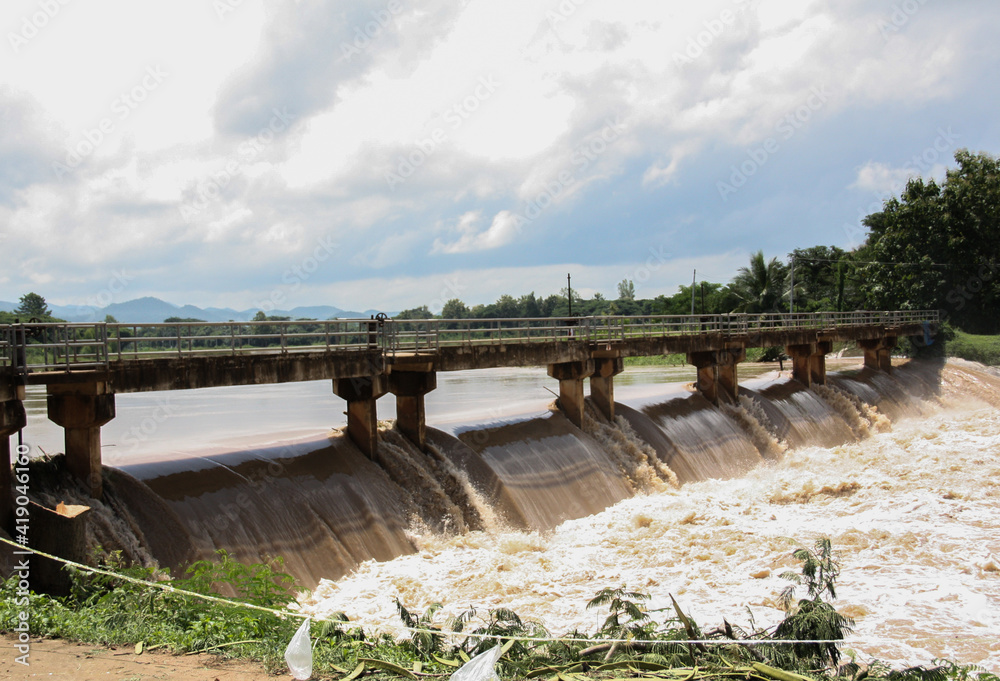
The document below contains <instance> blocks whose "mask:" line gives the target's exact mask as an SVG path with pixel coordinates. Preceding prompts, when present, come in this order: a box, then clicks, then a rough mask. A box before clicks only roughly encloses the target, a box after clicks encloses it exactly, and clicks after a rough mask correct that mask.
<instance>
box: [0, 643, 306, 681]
mask: <svg viewBox="0 0 1000 681" xmlns="http://www.w3.org/2000/svg"><path fill="white" fill-rule="evenodd" d="M18 655H20V653H19V652H17V650H16V649H15V648H14V639H13V638H12V637H11V636H10V634H4V635H3V636H2V637H0V679H57V680H63V679H72V681H97V680H98V679H100V680H101V681H140V680H144V679H184V680H185V681H263V680H264V679H267V680H268V681H274V680H275V679H291V678H292V677H291V675H290V674H288V672H287V671H286V672H285V673H284V674H278V675H269V674H268V673H267V672H266V671H264V668H263V667H261V666H259V665H254V664H250V663H248V662H242V661H235V660H226V659H224V658H222V657H219V656H217V655H211V654H208V653H202V654H199V655H172V654H170V653H165V652H161V651H158V650H154V651H152V652H144V653H143V654H141V655H136V654H135V651H134V649H133V648H131V647H120V648H118V649H114V648H105V647H101V646H95V645H90V644H87V643H74V642H72V641H64V640H57V639H37V638H33V639H32V640H31V653H30V657H29V658H28V661H29V662H30V666H27V667H26V666H24V665H22V664H19V663H18V662H17V661H15V659H14V658H15V657H17V656H18Z"/></svg>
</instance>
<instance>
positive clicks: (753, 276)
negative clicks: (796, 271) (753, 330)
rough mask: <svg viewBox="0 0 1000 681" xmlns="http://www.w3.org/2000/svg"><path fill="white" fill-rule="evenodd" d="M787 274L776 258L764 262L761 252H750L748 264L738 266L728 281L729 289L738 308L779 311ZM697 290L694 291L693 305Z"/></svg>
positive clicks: (784, 267) (786, 270) (742, 310)
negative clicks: (733, 275) (735, 272)
mask: <svg viewBox="0 0 1000 681" xmlns="http://www.w3.org/2000/svg"><path fill="white" fill-rule="evenodd" d="M787 274H788V267H786V266H785V265H784V264H783V263H781V262H780V261H779V260H778V259H777V258H771V259H770V260H769V261H765V260H764V252H763V251H757V252H756V253H754V254H753V255H751V256H750V265H749V266H747V267H741V268H740V269H739V272H738V273H737V274H736V276H735V277H733V280H732V282H730V284H729V288H730V290H731V291H732V292H733V293H734V294H735V296H736V298H737V299H738V300H739V303H738V305H737V311H739V312H780V311H781V301H782V298H783V297H784V294H785V290H784V287H785V277H786V275H787ZM697 293H698V292H697V291H696V292H695V294H696V295H695V300H696V306H697V298H698V295H697Z"/></svg>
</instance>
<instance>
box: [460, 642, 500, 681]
mask: <svg viewBox="0 0 1000 681" xmlns="http://www.w3.org/2000/svg"><path fill="white" fill-rule="evenodd" d="M502 653H503V650H502V647H501V646H496V647H494V648H490V649H489V650H487V651H486V652H485V653H479V654H478V655H476V656H475V657H474V658H472V659H471V660H469V661H468V662H466V663H465V664H463V665H462V666H461V667H460V668H459V670H458V671H457V672H455V673H454V674H452V675H451V681H500V677H499V676H497V672H496V669H495V667H496V664H497V660H499V659H500V655H501V654H502Z"/></svg>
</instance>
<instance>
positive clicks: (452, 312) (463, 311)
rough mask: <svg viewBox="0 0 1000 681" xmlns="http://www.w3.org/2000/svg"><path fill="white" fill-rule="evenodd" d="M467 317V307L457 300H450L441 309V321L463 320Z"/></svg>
mask: <svg viewBox="0 0 1000 681" xmlns="http://www.w3.org/2000/svg"><path fill="white" fill-rule="evenodd" d="M468 316H469V308H468V306H467V305H466V304H465V303H463V302H462V301H461V300H459V299H458V298H452V299H451V300H449V301H448V302H447V303H445V304H444V307H442V308H441V318H442V319H465V318H467V317H468Z"/></svg>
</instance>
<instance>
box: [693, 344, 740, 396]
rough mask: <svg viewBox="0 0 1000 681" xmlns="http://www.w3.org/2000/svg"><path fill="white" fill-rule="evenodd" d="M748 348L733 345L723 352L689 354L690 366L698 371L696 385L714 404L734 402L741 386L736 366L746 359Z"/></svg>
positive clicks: (706, 351) (710, 351)
mask: <svg viewBox="0 0 1000 681" xmlns="http://www.w3.org/2000/svg"><path fill="white" fill-rule="evenodd" d="M746 356H747V352H746V348H745V347H743V346H742V345H731V346H727V347H725V348H723V349H721V350H704V351H699V352H690V353H688V356H687V360H688V364H693V365H694V366H695V368H697V369H698V380H697V381H696V383H695V385H696V386H697V388H698V392H700V393H701V394H702V395H703V396H704V397H705V399H706V400H708V401H709V402H711V403H712V404H719V401H720V400H722V401H727V402H734V401H736V396H737V395H738V394H739V390H740V385H739V377H738V372H737V370H736V365H737V364H739V363H740V362H742V361H743V360H744V359H746Z"/></svg>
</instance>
